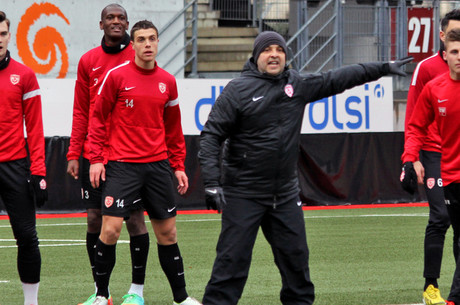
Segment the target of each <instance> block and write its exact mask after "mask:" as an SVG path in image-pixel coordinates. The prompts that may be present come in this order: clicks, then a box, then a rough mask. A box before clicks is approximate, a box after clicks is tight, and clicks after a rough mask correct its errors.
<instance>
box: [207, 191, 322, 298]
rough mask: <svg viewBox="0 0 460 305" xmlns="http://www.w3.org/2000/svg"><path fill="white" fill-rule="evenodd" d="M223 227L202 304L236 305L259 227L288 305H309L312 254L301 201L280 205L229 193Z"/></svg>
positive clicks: (292, 200) (283, 202) (311, 290)
mask: <svg viewBox="0 0 460 305" xmlns="http://www.w3.org/2000/svg"><path fill="white" fill-rule="evenodd" d="M226 200H227V205H226V206H225V208H224V210H223V212H222V229H221V233H220V237H219V241H218V243H217V257H216V259H215V261H214V266H213V270H212V275H211V279H210V280H209V282H208V285H207V287H206V290H205V294H204V296H203V304H204V305H234V304H237V303H238V300H239V299H240V297H241V295H242V293H243V289H244V285H245V283H246V280H247V278H248V272H249V266H250V264H251V257H252V250H253V246H254V243H255V240H256V237H257V232H258V231H259V227H261V228H262V231H263V233H264V235H265V238H266V239H267V241H268V242H269V243H270V246H271V248H272V251H273V255H274V258H275V263H276V265H277V267H278V269H279V270H280V273H281V279H282V289H281V293H280V299H281V303H282V304H284V305H311V304H313V300H314V286H313V283H312V282H311V280H310V271H309V266H308V258H309V251H308V246H307V239H306V233H305V221H304V215H303V211H302V207H301V205H300V200H299V199H298V198H295V197H294V198H292V199H289V200H285V201H279V202H278V205H276V207H274V206H273V203H271V204H269V203H268V202H267V200H264V201H260V200H254V199H244V198H237V197H231V196H228V195H226Z"/></svg>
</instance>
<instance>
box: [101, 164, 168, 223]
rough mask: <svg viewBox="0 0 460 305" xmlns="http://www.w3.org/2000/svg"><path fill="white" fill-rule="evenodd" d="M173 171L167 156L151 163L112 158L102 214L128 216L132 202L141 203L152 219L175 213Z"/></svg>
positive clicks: (108, 166) (108, 169) (107, 170)
mask: <svg viewBox="0 0 460 305" xmlns="http://www.w3.org/2000/svg"><path fill="white" fill-rule="evenodd" d="M173 189H174V187H173V174H172V171H171V167H170V164H169V161H168V160H162V161H158V162H151V163H127V162H115V161H109V162H108V163H107V166H106V182H105V185H104V189H103V191H102V194H103V197H102V198H103V199H102V201H103V203H102V214H103V215H110V216H117V217H127V216H129V211H130V209H132V206H133V204H139V200H140V199H139V198H142V203H141V204H142V205H143V207H144V208H145V210H146V211H147V213H148V214H149V217H150V218H151V219H166V218H171V217H174V216H176V204H175V202H174V191H173Z"/></svg>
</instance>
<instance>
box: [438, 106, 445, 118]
mask: <svg viewBox="0 0 460 305" xmlns="http://www.w3.org/2000/svg"><path fill="white" fill-rule="evenodd" d="M438 110H439V115H440V116H446V115H447V110H446V107H438Z"/></svg>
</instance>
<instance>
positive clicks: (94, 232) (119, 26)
mask: <svg viewBox="0 0 460 305" xmlns="http://www.w3.org/2000/svg"><path fill="white" fill-rule="evenodd" d="M99 25H100V29H101V30H103V31H104V36H103V38H102V41H101V45H100V46H98V47H96V48H94V49H91V50H90V51H88V52H87V53H85V54H84V55H83V56H82V57H81V59H80V61H79V63H78V71H77V74H78V76H77V81H76V84H75V97H74V109H73V121H72V135H71V137H70V146H69V151H68V153H67V160H68V166H67V172H68V173H69V174H70V175H71V176H73V177H74V178H75V179H78V178H79V177H80V176H79V175H80V164H79V159H80V156H81V155H82V156H83V158H82V165H81V167H82V168H81V170H82V173H81V184H82V199H83V202H84V204H85V207H86V210H87V214H88V215H87V223H88V227H87V233H86V248H87V252H88V256H89V260H90V264H91V267H92V273H93V279H94V282H96V275H95V271H94V258H95V247H96V242H97V240H98V238H99V234H100V232H101V225H102V215H101V204H102V199H101V196H102V188H101V187H100V188H97V189H94V188H93V187H92V186H91V183H90V181H89V158H90V155H89V151H90V148H89V144H88V138H87V135H88V130H89V125H90V123H89V122H90V120H91V118H92V115H93V111H94V103H95V100H96V96H97V91H98V90H99V87H100V85H101V83H102V80H103V78H104V76H105V74H106V73H107V71H109V70H110V69H112V68H113V67H115V66H117V65H119V64H121V63H123V62H126V61H129V60H132V59H133V58H134V51H133V49H132V45H131V42H130V38H129V35H128V34H127V33H126V30H127V29H128V25H129V22H128V15H127V13H126V10H125V9H124V8H123V7H121V6H120V5H118V4H110V5H108V6H106V7H105V8H104V9H103V10H102V13H101V21H100V22H99ZM107 128H110V127H109V126H108V127H107ZM126 227H127V228H128V232H129V235H130V250H131V258H132V261H131V263H132V281H131V286H130V289H129V291H128V293H127V294H126V295H125V296H124V299H125V300H124V302H123V304H143V302H144V301H143V288H144V280H145V270H146V265H147V257H148V251H149V246H150V240H149V234H148V231H147V228H146V226H145V221H144V209H143V208H142V206H140V205H136V206H134V207H133V209H132V211H131V213H130V215H129V219H127V220H126ZM95 298H96V294H95V293H94V294H93V295H91V296H90V297H89V298H88V299H87V300H86V301H85V302H84V303H82V305H89V304H92V303H93V301H94V300H95ZM111 302H112V299H111V298H110V299H109V304H112V303H111Z"/></svg>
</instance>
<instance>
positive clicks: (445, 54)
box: [442, 51, 447, 61]
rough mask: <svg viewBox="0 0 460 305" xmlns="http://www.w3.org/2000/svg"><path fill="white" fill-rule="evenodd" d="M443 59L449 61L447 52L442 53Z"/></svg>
mask: <svg viewBox="0 0 460 305" xmlns="http://www.w3.org/2000/svg"><path fill="white" fill-rule="evenodd" d="M442 58H443V59H444V60H445V61H447V52H446V51H442Z"/></svg>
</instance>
